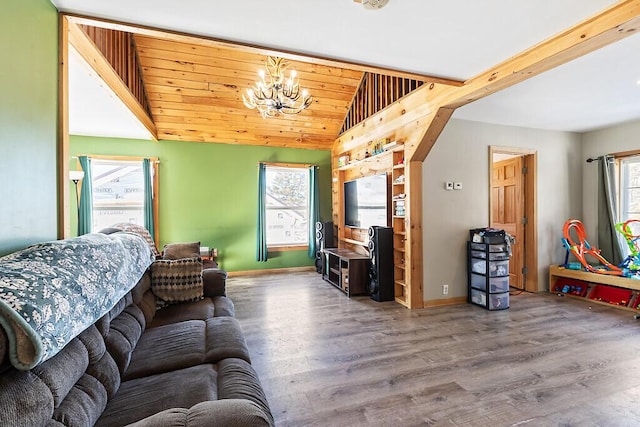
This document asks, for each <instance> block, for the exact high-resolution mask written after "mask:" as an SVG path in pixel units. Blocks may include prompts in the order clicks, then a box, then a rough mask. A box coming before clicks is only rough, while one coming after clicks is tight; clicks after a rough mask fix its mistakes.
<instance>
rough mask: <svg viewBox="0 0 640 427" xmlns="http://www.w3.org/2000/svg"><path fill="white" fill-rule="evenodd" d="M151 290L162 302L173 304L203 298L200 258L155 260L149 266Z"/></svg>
mask: <svg viewBox="0 0 640 427" xmlns="http://www.w3.org/2000/svg"><path fill="white" fill-rule="evenodd" d="M151 290H152V291H153V293H154V294H155V295H156V296H157V297H158V298H159V299H160V300H162V301H164V302H166V303H168V304H174V303H179V302H186V301H196V300H198V299H201V298H202V297H203V295H204V294H203V287H202V260H201V259H200V257H193V258H182V259H177V260H156V261H154V262H153V264H152V265H151Z"/></svg>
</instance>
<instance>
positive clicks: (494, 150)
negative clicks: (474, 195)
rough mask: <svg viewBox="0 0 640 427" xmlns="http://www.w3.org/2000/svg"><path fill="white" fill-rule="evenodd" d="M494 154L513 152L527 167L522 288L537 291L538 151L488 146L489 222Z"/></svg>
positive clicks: (490, 216) (490, 218)
mask: <svg viewBox="0 0 640 427" xmlns="http://www.w3.org/2000/svg"><path fill="white" fill-rule="evenodd" d="M494 154H515V155H519V156H523V165H524V167H526V168H527V174H526V175H525V178H524V181H525V184H524V197H523V200H524V215H525V217H526V218H527V225H526V227H524V254H525V257H524V260H523V261H524V265H525V266H526V267H527V274H526V275H525V276H524V282H523V284H524V290H525V291H527V292H539V291H540V287H539V285H538V232H537V230H538V216H537V203H538V200H537V194H538V191H537V181H538V180H537V177H536V176H537V171H538V167H537V164H538V153H537V151H536V150H533V149H528V148H520V147H503V146H497V145H490V146H489V182H488V187H489V191H488V192H489V197H488V200H489V204H488V209H489V223H490V224H491V222H492V221H491V220H492V213H493V212H492V209H491V206H492V205H493V196H492V192H491V179H492V174H493V155H494Z"/></svg>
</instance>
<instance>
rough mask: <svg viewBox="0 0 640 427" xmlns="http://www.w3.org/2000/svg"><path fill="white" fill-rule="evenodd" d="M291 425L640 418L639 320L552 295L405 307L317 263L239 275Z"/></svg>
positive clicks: (249, 317) (239, 301)
mask: <svg viewBox="0 0 640 427" xmlns="http://www.w3.org/2000/svg"><path fill="white" fill-rule="evenodd" d="M227 290H228V294H229V296H230V297H231V298H232V299H233V301H234V303H235V305H236V317H237V318H238V320H239V321H240V323H241V325H242V328H243V330H244V333H245V336H246V339H247V344H248V346H249V350H250V353H251V358H252V361H253V366H254V367H255V368H256V370H257V371H258V374H259V375H260V378H261V381H262V385H263V387H264V389H265V392H266V394H267V398H268V399H269V403H270V405H271V408H272V411H273V415H274V417H275V420H276V423H277V425H280V426H307V425H314V426H394V427H399V426H417V425H423V426H491V427H496V426H527V427H529V426H634V425H638V426H640V321H636V320H634V319H633V316H632V313H630V312H626V311H622V310H616V309H613V308H609V307H602V306H597V305H594V306H593V308H592V309H590V308H589V305H588V304H586V303H584V302H582V301H576V300H570V299H568V298H561V297H558V296H555V295H549V294H544V295H532V294H522V295H517V296H512V297H511V308H510V309H509V310H506V311H499V312H489V311H485V310H483V309H482V308H479V307H475V306H471V305H459V306H452V307H441V308H429V309H422V310H413V311H410V310H407V309H406V308H404V307H402V306H400V305H398V304H396V303H394V302H388V303H377V302H375V301H372V300H371V299H369V298H367V297H358V298H352V299H348V298H347V297H346V296H345V295H344V294H342V293H341V292H340V291H338V290H337V289H335V288H333V287H332V286H331V285H329V284H327V283H326V282H324V281H322V280H321V278H320V275H318V274H316V273H315V272H308V273H294V274H280V275H268V276H261V277H237V278H230V279H229V280H228V282H227Z"/></svg>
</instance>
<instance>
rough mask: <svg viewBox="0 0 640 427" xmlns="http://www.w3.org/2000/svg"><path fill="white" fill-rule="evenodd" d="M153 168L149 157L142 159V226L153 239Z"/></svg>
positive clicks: (154, 233)
mask: <svg viewBox="0 0 640 427" xmlns="http://www.w3.org/2000/svg"><path fill="white" fill-rule="evenodd" d="M152 172H153V168H152V167H151V161H149V159H143V160H142V174H143V175H144V228H146V229H147V231H148V232H149V234H151V238H152V239H154V240H155V238H156V232H155V229H154V226H153V185H152V184H151V182H152V181H151V180H152Z"/></svg>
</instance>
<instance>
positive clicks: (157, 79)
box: [135, 35, 363, 149]
mask: <svg viewBox="0 0 640 427" xmlns="http://www.w3.org/2000/svg"><path fill="white" fill-rule="evenodd" d="M135 40H136V45H137V48H138V56H139V58H140V63H141V66H142V74H143V79H144V82H145V88H146V91H147V96H148V99H149V103H150V106H151V113H152V116H153V120H154V122H155V124H156V127H157V132H158V138H159V139H171V140H182V141H196V142H217V141H224V142H226V143H236V144H248V145H258V144H259V145H274V146H284V147H287V146H291V147H293V146H295V147H299V148H322V149H329V148H330V147H331V144H332V143H333V141H334V140H335V137H336V135H337V134H338V132H339V131H340V127H341V126H342V122H343V120H344V117H345V114H346V112H347V108H348V107H349V104H350V103H351V100H352V99H353V94H354V93H355V91H356V89H357V87H358V85H359V84H360V80H361V79H362V75H363V72H362V71H355V70H348V69H344V68H337V67H329V66H323V65H317V64H311V63H306V62H299V61H289V68H291V69H294V70H295V71H296V72H297V74H298V77H299V79H300V82H301V85H302V86H303V87H304V88H306V89H307V90H308V91H309V92H310V93H311V94H312V96H313V104H312V106H311V107H310V108H308V109H307V110H304V111H303V112H301V113H300V114H296V115H280V116H279V117H273V118H271V117H270V118H262V117H261V116H260V114H259V113H258V111H257V110H249V109H248V108H247V107H245V105H244V104H243V102H242V94H243V93H246V89H248V88H249V87H251V86H253V85H254V84H255V82H256V80H257V79H258V70H260V69H264V68H265V55H262V54H258V53H253V52H245V51H243V50H239V49H234V48H232V47H219V46H205V45H197V44H189V43H180V42H177V41H170V40H163V39H159V38H156V37H149V36H143V35H138V36H136V37H135Z"/></svg>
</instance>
